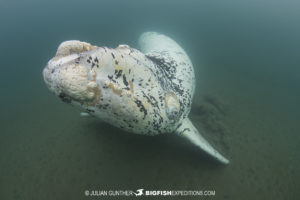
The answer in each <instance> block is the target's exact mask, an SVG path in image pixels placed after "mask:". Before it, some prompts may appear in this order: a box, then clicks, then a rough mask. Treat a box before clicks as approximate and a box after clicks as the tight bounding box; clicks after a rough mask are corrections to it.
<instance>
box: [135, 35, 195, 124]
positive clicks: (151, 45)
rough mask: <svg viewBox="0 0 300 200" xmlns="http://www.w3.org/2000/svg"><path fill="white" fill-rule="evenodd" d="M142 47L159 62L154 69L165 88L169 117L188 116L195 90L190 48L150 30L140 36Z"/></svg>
mask: <svg viewBox="0 0 300 200" xmlns="http://www.w3.org/2000/svg"><path fill="white" fill-rule="evenodd" d="M139 45H140V49H141V51H142V52H143V53H144V54H145V55H146V56H147V57H148V58H149V59H150V60H152V61H153V62H154V63H155V64H156V65H152V71H153V72H154V73H155V74H156V77H157V81H159V82H160V83H161V85H162V87H163V88H164V90H165V92H166V95H165V98H166V104H167V107H169V109H170V113H169V118H174V120H176V121H180V119H184V118H186V117H187V115H188V114H189V112H190V109H191V104H192V99H193V94H194V90H195V76H194V69H193V65H192V62H191V61H190V59H189V57H188V55H187V54H186V52H185V51H184V50H183V49H182V48H181V47H180V46H179V45H178V44H177V43H176V42H175V41H174V40H172V39H171V38H169V37H167V36H165V35H162V34H159V33H156V32H146V33H143V34H142V35H141V36H140V39H139Z"/></svg>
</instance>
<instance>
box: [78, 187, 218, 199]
mask: <svg viewBox="0 0 300 200" xmlns="http://www.w3.org/2000/svg"><path fill="white" fill-rule="evenodd" d="M84 194H85V196H91V197H104V196H115V197H118V196H135V197H140V196H215V195H216V191H215V190H145V189H137V190H85V191H84Z"/></svg>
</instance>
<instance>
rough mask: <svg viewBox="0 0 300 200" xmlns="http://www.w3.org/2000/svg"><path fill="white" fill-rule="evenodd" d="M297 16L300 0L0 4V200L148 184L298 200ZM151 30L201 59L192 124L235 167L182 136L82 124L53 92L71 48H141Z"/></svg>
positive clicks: (90, 121)
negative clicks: (60, 61)
mask: <svg viewBox="0 0 300 200" xmlns="http://www.w3.org/2000/svg"><path fill="white" fill-rule="evenodd" d="M299 8H300V2H299V1H293V0H288V1H277V0H272V1H271V0H261V1H258V0H254V1H250V0H247V1H243V0H239V1H238V0H228V1H210V0H203V1H202V0H199V1H196V0H186V1H184V0H181V1H178V0H177V1H174V0H160V1H159V0H151V1H142V0H140V1H138V0H124V1H121V0H119V1H116V0H111V1H108V0H101V1H96V0H94V1H58V0H54V1H53V0H52V1H44V2H43V1H16V0H12V1H8V0H7V1H6V0H0V24H1V28H0V45H1V48H0V61H1V73H0V85H1V87H0V95H1V96H0V97H1V98H0V101H1V104H0V109H1V115H0V199H5V200H10V199H31V200H32V199H40V200H41V199H101V198H100V197H94V198H92V197H86V196H85V195H84V191H85V190H133V191H136V190H137V189H140V188H144V189H145V190H214V191H215V192H216V194H215V195H214V196H202V197H201V196H200V197H199V196H196V197H194V198H198V199H226V200H227V199H228V200H230V199H245V200H246V199H290V200H293V199H295V200H296V199H300V190H299V188H300V183H299V180H300V170H299V169H300V134H299V133H300V107H299V103H300V64H299V63H300V56H299V52H300V51H299V50H300V37H299V36H300V12H299ZM144 31H157V32H160V33H163V34H166V35H168V36H170V37H172V38H173V39H174V40H175V41H177V42H178V43H179V44H180V45H181V46H182V47H183V48H184V49H185V51H186V52H187V54H188V55H189V57H190V58H191V60H192V62H193V65H194V68H195V73H196V79H197V86H196V91H195V96H194V101H193V108H192V111H191V113H190V118H191V120H192V122H193V123H194V124H195V126H196V127H197V128H198V129H199V130H200V131H201V132H202V134H203V135H204V137H205V138H206V139H207V140H209V141H210V142H211V143H212V144H213V146H214V147H215V148H216V149H218V150H219V151H220V152H221V153H222V154H223V155H225V156H226V157H227V158H228V159H229V160H230V161H231V162H230V164H229V165H226V166H224V165H220V164H218V163H217V162H215V161H214V160H212V159H211V158H210V157H209V156H207V155H205V154H204V153H202V152H201V151H200V150H199V149H197V148H195V147H193V146H192V145H190V144H189V143H188V142H185V141H182V140H181V138H178V137H176V136H175V135H172V134H166V135H161V136H156V137H147V136H140V135H134V134H131V133H126V132H124V131H122V130H120V129H117V128H114V127H112V126H110V125H108V124H105V123H103V122H101V121H100V120H98V119H95V118H91V117H81V116H80V111H78V110H76V109H74V108H73V107H71V106H68V105H66V104H64V103H63V102H61V101H60V100H59V99H58V98H57V97H55V95H54V94H52V93H51V92H50V91H49V90H48V89H47V87H46V85H45V84H44V81H43V77H42V70H43V68H44V67H45V65H46V64H47V62H48V60H49V59H51V58H52V57H53V56H54V55H55V52H56V49H57V47H58V45H59V44H60V43H61V42H62V41H65V40H71V39H77V40H81V41H86V42H89V43H91V44H95V45H97V46H109V47H112V48H115V47H116V46H117V45H119V44H128V45H130V46H131V47H134V48H138V46H137V40H138V37H139V35H140V34H141V33H142V32H144ZM103 198H104V197H103ZM114 198H116V197H114ZM123 198H125V197H123ZM160 198H163V197H155V198H154V199H160ZM187 198H193V197H191V196H189V197H174V198H173V199H187Z"/></svg>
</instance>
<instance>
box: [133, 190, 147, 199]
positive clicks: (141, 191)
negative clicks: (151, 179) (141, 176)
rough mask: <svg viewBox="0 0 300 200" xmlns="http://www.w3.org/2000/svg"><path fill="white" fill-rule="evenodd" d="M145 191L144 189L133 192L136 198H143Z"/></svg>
mask: <svg viewBox="0 0 300 200" xmlns="http://www.w3.org/2000/svg"><path fill="white" fill-rule="evenodd" d="M143 190H144V189H138V190H136V192H133V194H135V196H136V197H138V196H142V195H143V194H144V193H143Z"/></svg>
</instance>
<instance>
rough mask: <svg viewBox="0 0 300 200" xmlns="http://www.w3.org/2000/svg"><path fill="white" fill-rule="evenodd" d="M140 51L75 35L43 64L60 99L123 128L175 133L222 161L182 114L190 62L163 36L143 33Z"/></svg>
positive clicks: (187, 105) (191, 84) (191, 85)
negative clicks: (82, 39) (93, 42)
mask: <svg viewBox="0 0 300 200" xmlns="http://www.w3.org/2000/svg"><path fill="white" fill-rule="evenodd" d="M139 44H140V47H141V51H138V50H136V49H134V48H130V47H129V46H127V45H119V46H118V47H117V48H115V49H111V48H107V47H98V46H93V45H91V44H89V43H86V42H80V41H77V40H71V41H66V42H63V43H61V44H60V46H59V47H58V50H57V53H56V56H55V57H54V58H52V59H51V60H50V61H49V62H48V64H47V66H46V67H45V69H44V70H43V75H44V80H45V82H46V84H47V86H48V87H49V89H50V90H51V91H53V92H54V93H55V94H56V95H57V96H58V97H59V98H60V99H61V100H62V101H64V102H66V103H68V104H71V105H74V106H76V107H79V108H80V109H81V110H82V111H83V112H87V113H89V114H90V115H92V116H95V117H98V118H100V119H102V120H103V121H105V122H107V123H109V124H111V125H113V126H116V127H118V128H121V129H123V130H126V131H129V132H133V133H137V134H145V135H157V134H162V133H171V132H172V133H176V134H178V135H180V136H182V137H183V138H186V139H188V140H189V141H190V142H192V143H193V144H195V145H196V146H198V147H200V148H201V149H202V150H204V151H205V152H206V153H208V154H209V155H211V156H212V157H214V158H215V159H217V160H218V161H220V162H222V163H225V164H227V163H229V161H228V160H227V159H226V158H224V157H223V156H222V155H221V154H220V153H218V152H217V151H216V150H215V149H214V148H213V147H212V146H211V145H210V144H209V143H208V142H207V141H206V140H205V139H204V138H203V137H202V136H201V134H200V133H199V132H198V131H197V129H196V128H195V127H194V126H193V124H192V123H191V121H190V120H189V118H188V114H189V112H190V109H191V105H192V98H193V94H194V89H195V77H194V70H193V65H192V63H191V61H190V59H189V57H188V56H187V54H186V53H185V51H184V50H183V49H182V48H181V47H180V46H179V45H178V44H177V43H176V42H175V41H173V40H172V39H170V38H169V37H167V36H165V35H162V34H159V33H155V32H146V33H143V34H142V35H141V37H140V39H139Z"/></svg>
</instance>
